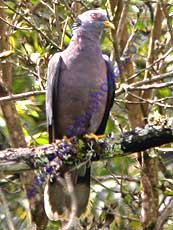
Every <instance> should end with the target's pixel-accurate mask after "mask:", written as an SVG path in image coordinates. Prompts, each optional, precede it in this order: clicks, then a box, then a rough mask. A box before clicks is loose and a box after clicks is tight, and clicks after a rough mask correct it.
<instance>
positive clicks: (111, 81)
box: [96, 55, 116, 135]
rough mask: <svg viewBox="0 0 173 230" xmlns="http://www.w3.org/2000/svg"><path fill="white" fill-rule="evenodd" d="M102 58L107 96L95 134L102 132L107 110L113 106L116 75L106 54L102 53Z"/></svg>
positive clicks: (107, 115)
mask: <svg viewBox="0 0 173 230" xmlns="http://www.w3.org/2000/svg"><path fill="white" fill-rule="evenodd" d="M103 58H104V60H105V63H106V68H107V83H108V97H107V103H106V108H105V113H104V115H103V119H102V122H101V124H100V126H99V128H98V130H97V132H96V134H98V135H99V134H103V133H104V131H105V128H106V123H107V120H108V118H109V112H110V110H111V108H112V106H113V102H114V96H115V79H116V76H115V74H114V70H113V68H112V65H111V62H110V61H109V58H108V56H106V55H103Z"/></svg>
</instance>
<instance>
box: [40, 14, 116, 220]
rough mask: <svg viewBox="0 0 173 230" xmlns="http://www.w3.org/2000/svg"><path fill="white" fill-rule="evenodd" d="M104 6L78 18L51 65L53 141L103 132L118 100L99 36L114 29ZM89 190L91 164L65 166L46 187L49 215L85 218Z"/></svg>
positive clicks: (49, 111) (49, 96) (49, 114)
mask: <svg viewBox="0 0 173 230" xmlns="http://www.w3.org/2000/svg"><path fill="white" fill-rule="evenodd" d="M112 26H113V25H112V24H111V23H110V22H109V21H108V18H107V16H106V14H105V11H103V10H89V11H86V12H84V13H82V14H81V15H79V16H78V17H77V20H76V22H75V23H74V25H73V28H72V29H73V36H72V39H71V41H70V44H69V46H68V47H67V48H66V49H65V50H64V51H63V52H59V53H56V54H55V55H54V56H53V57H52V58H51V60H50V62H49V65H48V82H47V98H46V112H47V122H48V132H49V141H50V143H52V142H54V141H55V139H61V138H62V137H63V136H67V137H71V136H76V135H77V136H78V135H82V134H87V133H95V134H103V133H104V130H105V127H106V122H107V119H108V116H109V111H110V109H111V107H112V104H113V98H114V80H115V75H114V73H113V69H112V68H111V65H110V63H109V61H108V59H107V58H106V56H104V55H102V51H101V47H100V43H99V40H100V36H101V33H102V31H103V29H104V27H112ZM89 193H90V166H89V165H85V166H82V167H81V168H79V169H75V170H73V171H70V170H69V168H64V169H63V170H62V172H61V174H60V175H59V176H57V178H54V179H53V180H49V181H48V184H47V185H46V187H45V192H44V204H45V211H46V214H47V216H48V218H49V219H51V220H58V219H61V218H69V216H70V215H71V212H74V216H77V217H78V216H80V215H81V214H82V213H83V212H84V211H85V209H86V206H87V203H88V199H89Z"/></svg>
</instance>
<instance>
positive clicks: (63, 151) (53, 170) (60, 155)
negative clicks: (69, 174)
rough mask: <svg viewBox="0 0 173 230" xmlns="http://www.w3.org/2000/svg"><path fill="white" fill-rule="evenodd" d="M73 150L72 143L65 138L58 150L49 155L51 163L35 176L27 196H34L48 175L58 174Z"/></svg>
mask: <svg viewBox="0 0 173 230" xmlns="http://www.w3.org/2000/svg"><path fill="white" fill-rule="evenodd" d="M71 151H72V145H70V144H67V143H66V142H65V141H64V140H62V142H61V143H60V144H59V145H58V151H55V152H53V153H51V154H49V155H48V156H46V157H47V159H48V161H49V163H48V165H47V166H46V167H44V168H43V169H42V171H41V173H40V174H39V175H37V176H36V177H35V178H34V181H33V184H32V186H31V187H30V188H29V189H28V190H27V197H28V198H31V197H33V196H34V195H35V194H36V193H37V192H38V189H39V187H41V186H42V185H43V183H44V182H45V181H46V178H47V177H48V176H52V175H53V174H56V175H57V174H58V169H59V167H61V165H62V161H63V160H64V159H66V160H67V159H68V156H69V153H70V152H71Z"/></svg>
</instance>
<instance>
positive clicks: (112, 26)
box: [103, 21, 115, 30]
mask: <svg viewBox="0 0 173 230" xmlns="http://www.w3.org/2000/svg"><path fill="white" fill-rule="evenodd" d="M103 23H104V25H105V27H108V28H111V29H113V30H114V29H115V26H114V24H113V23H111V22H110V21H104V22H103Z"/></svg>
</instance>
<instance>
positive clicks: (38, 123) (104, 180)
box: [0, 0, 173, 230]
mask: <svg viewBox="0 0 173 230" xmlns="http://www.w3.org/2000/svg"><path fill="white" fill-rule="evenodd" d="M3 2H4V6H5V12H6V21H7V22H8V24H9V29H8V34H9V42H10V46H11V50H10V51H8V52H7V53H2V54H0V58H1V59H2V60H3V58H8V59H9V60H10V62H11V63H12V66H13V85H12V89H13V93H14V94H17V93H23V92H28V91H34V90H41V89H45V87H46V86H45V85H46V70H47V64H48V60H49V58H50V57H51V55H52V54H54V53H55V52H57V51H60V50H62V49H64V48H65V47H66V46H67V45H68V43H69V41H70V38H71V26H72V24H73V22H74V19H75V16H76V15H77V14H78V13H80V12H81V11H85V10H87V9H92V8H96V7H101V8H103V9H105V8H106V7H107V4H106V3H107V1H103V0H98V1H97V0H84V1H79V2H81V5H80V10H79V11H78V10H77V11H75V3H76V2H77V1H72V0H71V1H70V0H69V1H63V0H61V1H50V0H44V1H43V0H10V1H5V0H4V1H3ZM148 2H151V3H150V4H151V6H152V4H154V3H153V2H152V1H148ZM169 2H170V3H169ZM167 3H168V5H167V7H168V12H169V14H170V15H172V12H173V6H172V4H171V1H167ZM152 7H154V5H153V6H152ZM152 10H153V9H152ZM55 15H57V16H55ZM127 17H128V31H129V34H131V33H132V32H133V31H134V30H135V31H137V30H138V31H140V32H141V36H142V38H143V41H142V42H141V43H140V44H136V43H135V44H134V45H135V47H136V53H135V54H133V55H132V59H133V61H134V66H135V72H139V71H141V70H142V69H143V68H145V63H146V58H147V54H148V42H149V36H150V32H151V27H152V25H153V20H152V12H151V8H149V7H148V5H147V4H145V1H141V0H132V1H130V4H129V9H128V16H127ZM170 20H172V18H170ZM65 25H66V28H65V29H66V30H65V34H63V30H64V26H65ZM168 40H170V42H167V41H168ZM101 42H102V49H103V51H104V53H106V54H108V55H110V54H112V49H113V44H112V39H111V37H110V33H109V31H105V32H104V34H103V37H102V41H101ZM165 44H167V45H165ZM171 46H172V40H171V39H170V31H169V29H168V27H167V24H166V19H164V20H163V28H162V35H161V39H160V41H158V49H160V52H159V57H161V55H163V54H165V53H166V52H167V51H168V50H169V48H170V47H171ZM172 55H173V53H172V52H171V53H170V54H169V55H168V56H167V57H166V58H165V59H164V61H163V62H160V63H159V64H160V66H159V65H158V74H160V73H166V72H168V71H172V67H173V66H172ZM1 59H0V60H1ZM156 75H157V73H156ZM143 76H144V72H141V74H140V75H138V76H137V77H136V81H139V80H142V79H143ZM169 81H172V79H168V78H166V79H165V80H164V82H169ZM117 87H119V83H117ZM172 87H173V86H171V87H169V88H168V87H165V88H160V89H158V90H155V91H154V92H153V94H154V95H153V100H155V101H156V103H155V104H154V103H151V106H150V112H151V113H152V112H154V111H155V110H157V111H159V112H160V113H161V114H163V115H167V116H168V117H171V116H172V113H173V112H172V107H170V108H169V107H167V106H166V105H168V104H169V105H173V103H172V99H173V90H172ZM157 100H159V101H158V102H159V103H157ZM44 104H45V96H32V97H28V98H27V99H23V100H18V101H17V102H16V107H17V111H18V113H19V115H20V118H21V121H22V127H23V131H24V135H25V138H26V141H27V144H28V146H36V145H43V144H47V143H48V140H47V132H46V117H45V105H44ZM132 106H133V104H132ZM130 127H131V125H130V123H129V120H128V117H127V108H126V105H125V95H124V94H123V95H120V96H119V97H118V98H116V100H115V105H114V108H113V110H112V116H111V118H110V119H109V122H108V125H107V130H106V132H107V133H109V132H110V131H114V132H115V133H117V132H121V131H122V130H123V131H126V130H129V128H130ZM9 146H10V140H9V137H8V130H7V127H6V125H5V121H4V119H3V117H2V113H1V111H0V149H4V148H7V147H9ZM138 167H139V165H138V162H137V160H136V159H135V157H134V156H130V157H129V156H128V157H124V158H116V159H113V160H111V161H109V162H97V163H93V166H92V176H93V183H92V189H91V202H90V205H89V206H90V207H89V210H88V212H87V215H86V216H85V217H84V218H83V219H82V220H81V225H82V226H84V228H85V229H96V230H97V229H103V230H106V229H111V230H131V229H136V230H138V229H140V227H141V226H140V201H141V198H140V175H139V170H138ZM160 177H161V178H162V179H163V178H164V176H163V175H161V176H160ZM9 181H10V183H8V185H7V182H9ZM1 185H2V187H3V191H4V192H5V197H6V199H7V201H8V206H9V210H10V212H11V216H12V220H13V223H14V225H15V226H16V229H17V230H23V229H26V215H27V211H26V210H27V208H26V204H25V203H26V202H25V196H24V194H23V192H22V190H21V185H20V184H19V180H18V177H17V176H16V178H15V179H13V180H12V179H11V178H9V180H4V181H3V180H2V181H0V186H1ZM169 186H170V188H171V189H172V186H173V181H169ZM171 196H172V193H171V194H170V193H168V190H167V192H166V191H165V194H164V196H163V194H162V206H163V207H164V204H163V203H164V202H169V199H170V197H171ZM0 202H1V201H0ZM162 206H160V209H163V207H162ZM5 214H6V213H5V210H4V209H3V208H1V209H0V229H2V230H5V229H7V228H8V227H7V222H6V221H7V220H6V217H5ZM58 224H59V223H56V222H49V224H48V226H47V230H49V229H51V230H52V229H58V226H59V225H58ZM172 225H173V217H172V216H170V218H169V220H168V222H167V223H166V224H165V227H164V230H171V229H172Z"/></svg>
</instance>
